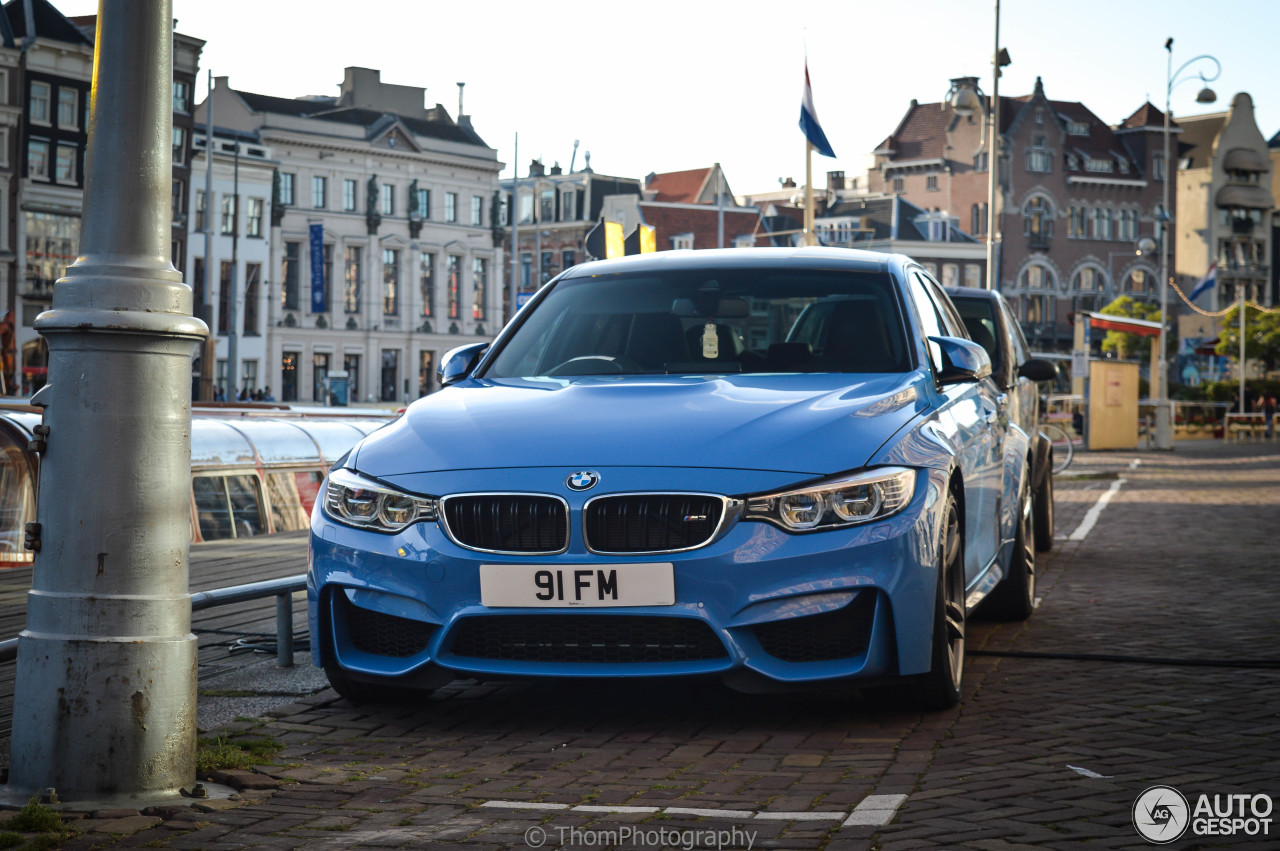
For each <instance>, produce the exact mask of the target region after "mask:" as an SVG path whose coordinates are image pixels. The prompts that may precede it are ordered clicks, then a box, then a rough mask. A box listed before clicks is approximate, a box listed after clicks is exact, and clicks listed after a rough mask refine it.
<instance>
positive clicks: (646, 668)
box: [308, 248, 1035, 708]
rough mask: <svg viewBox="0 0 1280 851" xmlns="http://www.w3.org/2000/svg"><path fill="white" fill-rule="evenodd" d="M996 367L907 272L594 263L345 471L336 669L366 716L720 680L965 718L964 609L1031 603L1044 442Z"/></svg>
mask: <svg viewBox="0 0 1280 851" xmlns="http://www.w3.org/2000/svg"><path fill="white" fill-rule="evenodd" d="M990 372H991V364H990V360H989V358H988V355H987V353H986V351H985V350H983V348H982V347H981V346H979V345H977V344H975V343H974V342H972V341H971V340H970V339H968V337H967V335H966V331H965V326H964V323H963V322H962V320H961V318H960V317H959V315H958V314H957V313H956V310H955V308H954V306H953V305H952V303H951V302H950V301H949V300H948V298H947V296H946V295H945V294H944V293H943V291H942V289H941V288H940V287H939V286H938V284H937V282H936V281H934V280H933V279H932V278H931V277H930V275H929V274H928V273H927V272H926V271H925V270H924V269H923V268H922V267H921V266H920V265H919V264H917V263H915V262H913V261H912V260H910V259H909V258H907V257H904V256H900V255H887V254H877V253H871V252H862V251H854V250H846V249H827V248H803V249H779V248H767V249H731V250H720V251H670V252H659V253H656V254H646V255H640V256H636V257H630V258H625V259H619V260H607V261H600V262H593V263H587V264H584V265H580V266H576V267H573V268H571V269H569V270H567V271H565V272H564V273H563V274H561V275H560V276H558V277H557V278H555V279H554V280H552V281H551V282H550V283H548V284H547V285H545V286H544V287H543V288H542V289H541V290H540V291H539V292H538V293H537V295H536V296H535V297H534V298H533V299H532V300H531V301H530V302H529V303H528V304H527V305H526V306H525V307H524V308H523V309H522V310H521V311H520V312H519V313H518V314H517V315H516V317H515V319H514V320H513V321H512V322H511V323H510V324H508V326H507V327H506V328H504V329H503V331H502V332H501V333H500V334H499V336H498V337H497V339H496V340H495V341H494V342H493V343H492V345H488V346H486V345H485V344H477V345H473V346H467V347H462V348H460V349H456V350H454V351H453V352H451V353H449V354H448V355H446V356H445V357H444V358H442V360H441V364H440V378H441V383H442V385H443V386H444V389H442V390H441V391H440V392H438V393H435V394H433V395H431V396H428V397H426V398H423V399H420V400H419V401H417V402H415V403H414V404H413V405H411V406H410V407H409V409H408V411H407V412H406V413H405V415H404V416H403V417H401V418H400V419H399V420H397V421H396V422H395V423H393V424H391V425H389V426H387V427H384V428H383V429H381V430H379V431H377V432H375V433H373V434H372V435H370V436H368V437H367V438H366V439H364V440H363V441H361V442H360V443H359V444H357V445H356V446H355V448H353V449H352V450H351V452H350V453H349V454H348V455H347V456H346V458H345V459H344V460H342V461H341V462H339V463H338V464H337V465H335V467H334V469H333V470H332V471H331V472H330V473H329V475H328V477H327V478H326V480H325V482H324V484H323V490H322V493H321V495H320V497H319V498H318V499H317V501H316V508H315V511H314V513H313V516H312V523H311V547H310V560H309V561H310V563H309V571H308V598H309V604H310V605H309V616H310V626H311V634H312V635H313V636H314V637H315V640H314V641H313V643H312V655H313V658H314V661H315V663H316V664H317V665H321V666H323V667H324V669H325V671H326V672H327V674H328V677H329V681H330V682H331V683H332V685H333V686H334V688H335V689H336V690H337V691H338V692H339V693H340V694H342V695H344V696H346V697H349V698H352V699H356V700H359V699H381V698H391V697H404V696H409V695H414V694H419V695H420V694H421V693H423V692H427V691H430V690H431V689H433V688H436V687H438V686H440V685H442V684H444V683H447V682H449V681H450V680H452V679H454V678H457V677H466V678H478V679H491V678H508V677H678V676H683V677H690V676H718V677H721V678H723V679H724V680H725V681H726V682H727V683H728V684H729V685H731V686H733V687H736V688H740V689H743V690H747V691H758V690H765V689H770V688H780V687H796V686H805V685H809V686H818V685H832V684H847V685H853V686H864V685H865V686H872V685H875V686H880V685H896V686H897V687H898V688H900V689H902V690H903V691H905V692H906V693H907V694H908V696H909V697H910V698H911V699H912V700H914V701H915V702H916V703H917V704H918V705H920V706H922V707H925V708H944V707H947V706H951V705H954V704H955V703H956V702H957V701H958V700H959V698H960V689H961V675H962V672H963V666H964V648H965V624H966V618H967V616H968V614H969V613H970V612H971V611H972V610H973V609H974V607H975V606H977V605H978V604H979V603H980V602H983V601H984V599H986V600H988V601H989V602H988V603H987V606H989V607H992V608H994V609H996V610H998V611H1003V612H1004V613H1005V614H1007V615H1010V616H1013V617H1026V616H1027V615H1028V614H1029V613H1030V611H1031V605H1030V604H1031V599H1030V595H1031V594H1032V593H1034V591H1033V589H1034V581H1033V580H1034V571H1035V546H1034V543H1035V542H1034V525H1033V523H1032V520H1031V516H1032V515H1031V499H1030V481H1031V480H1030V477H1029V475H1028V469H1029V453H1030V451H1031V450H1030V442H1029V438H1028V435H1027V434H1026V433H1025V432H1024V431H1022V430H1021V429H1020V428H1019V426H1018V425H1017V423H1015V422H1011V421H1010V420H1009V418H1008V417H1007V416H1006V412H1005V405H1006V404H1007V399H1006V398H1005V397H1004V396H1003V395H1002V391H1001V389H1000V388H999V387H997V385H996V384H995V383H993V382H992V381H991V379H990V377H989V376H990Z"/></svg>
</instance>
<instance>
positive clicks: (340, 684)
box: [324, 660, 431, 704]
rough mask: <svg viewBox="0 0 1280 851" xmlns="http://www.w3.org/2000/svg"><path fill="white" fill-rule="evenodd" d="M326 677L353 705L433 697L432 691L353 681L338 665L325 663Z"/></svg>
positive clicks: (409, 701) (411, 700) (407, 701)
mask: <svg viewBox="0 0 1280 851" xmlns="http://www.w3.org/2000/svg"><path fill="white" fill-rule="evenodd" d="M324 675H325V676H326V677H328V678H329V685H331V686H332V687H333V690H334V691H336V692H337V693H338V695H339V696H341V697H344V698H346V699H347V700H349V701H351V702H352V703H356V704H361V703H416V702H420V701H425V700H426V699H427V698H428V697H430V696H431V689H420V688H408V687H406V686H393V685H382V684H379V683H371V682H367V681H365V680H353V679H351V678H350V677H348V676H347V675H346V674H344V673H342V669H341V668H339V667H338V666H337V665H335V664H333V663H331V662H329V661H327V660H326V661H325V664H324Z"/></svg>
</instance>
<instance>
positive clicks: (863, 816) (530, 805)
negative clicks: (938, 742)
mask: <svg viewBox="0 0 1280 851" xmlns="http://www.w3.org/2000/svg"><path fill="white" fill-rule="evenodd" d="M906 800H907V796H906V795H868V796H867V797H866V798H864V799H863V800H862V802H861V803H860V804H858V806H856V807H854V808H853V812H851V813H845V812H844V811H843V810H841V811H838V812H837V811H834V810H819V811H816V812H790V813H784V812H768V811H756V810H717V809H711V808H704V807H626V806H602V805H597V804H581V805H579V806H573V805H570V804H545V803H539V802H537V801H484V802H483V803H481V804H480V806H481V807H489V808H493V809H503V810H556V811H561V810H567V811H570V812H575V813H605V814H608V813H618V814H638V815H652V814H655V813H663V814H665V815H672V816H695V817H697V818H731V819H739V820H745V819H756V820H757V821H839V822H841V823H840V827H849V826H850V825H873V826H878V827H883V826H884V825H886V824H888V823H889V822H891V821H893V816H894V813H896V812H897V811H898V807H900V806H902V804H903V803H904V802H905V801H906Z"/></svg>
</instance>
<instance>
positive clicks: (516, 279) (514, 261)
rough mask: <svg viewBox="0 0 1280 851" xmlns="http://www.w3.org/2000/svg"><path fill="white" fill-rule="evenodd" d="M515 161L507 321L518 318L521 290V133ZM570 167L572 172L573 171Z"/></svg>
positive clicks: (512, 168)
mask: <svg viewBox="0 0 1280 851" xmlns="http://www.w3.org/2000/svg"><path fill="white" fill-rule="evenodd" d="M511 158H512V160H513V161H514V163H513V165H512V166H511V174H512V178H511V204H510V206H509V210H510V213H511V284H510V289H511V305H510V307H511V312H510V313H509V314H507V321H508V322H510V321H511V320H512V319H515V318H516V294H517V293H518V292H519V291H520V284H521V283H522V281H520V272H521V267H520V134H519V133H516V142H515V148H514V150H512V152H511ZM572 171H573V170H572V169H570V173H572Z"/></svg>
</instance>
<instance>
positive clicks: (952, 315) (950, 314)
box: [925, 278, 968, 340]
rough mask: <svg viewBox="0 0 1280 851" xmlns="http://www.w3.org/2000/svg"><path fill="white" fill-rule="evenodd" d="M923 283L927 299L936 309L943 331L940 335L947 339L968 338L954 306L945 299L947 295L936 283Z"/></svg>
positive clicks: (949, 300) (928, 281)
mask: <svg viewBox="0 0 1280 851" xmlns="http://www.w3.org/2000/svg"><path fill="white" fill-rule="evenodd" d="M925 281H926V285H925V288H926V290H927V291H928V293H929V297H930V298H931V299H932V300H933V304H934V307H936V308H937V309H938V318H939V320H940V321H941V322H942V327H943V329H944V330H943V332H942V333H944V334H946V335H947V336H948V337H959V338H960V339H962V340H963V339H964V338H965V337H967V336H968V332H967V331H965V329H964V320H962V319H961V318H960V314H959V313H957V312H956V306H955V305H954V304H952V303H951V299H949V298H947V294H946V293H944V292H943V291H942V288H941V287H939V286H938V283H937V281H934V280H931V279H928V278H926V279H925Z"/></svg>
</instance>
